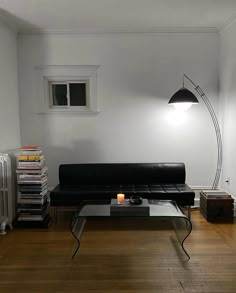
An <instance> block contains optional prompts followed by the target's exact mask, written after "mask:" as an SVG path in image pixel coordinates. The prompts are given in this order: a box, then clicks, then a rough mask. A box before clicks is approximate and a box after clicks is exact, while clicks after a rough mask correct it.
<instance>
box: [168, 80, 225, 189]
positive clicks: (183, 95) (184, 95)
mask: <svg viewBox="0 0 236 293" xmlns="http://www.w3.org/2000/svg"><path fill="white" fill-rule="evenodd" d="M185 78H186V79H187V80H188V81H189V82H190V83H191V84H192V85H193V86H194V89H195V90H196V92H197V93H198V94H199V96H200V97H201V98H202V100H203V102H204V103H205V105H206V107H207V109H208V111H209V114H210V116H211V119H212V122H213V125H214V128H215V133H216V140H217V165H216V173H215V178H214V181H213V184H212V189H217V187H218V184H219V180H220V174H221V169H222V139H221V132H220V127H219V122H218V120H217V116H216V114H215V111H214V109H213V107H212V105H211V103H210V101H209V99H208V98H207V96H206V95H205V93H204V92H203V90H202V89H201V88H200V87H199V86H198V85H196V84H195V83H194V82H193V81H192V80H191V79H190V78H189V77H188V76H187V75H186V74H184V75H183V87H182V88H181V89H180V90H178V91H177V92H176V93H175V94H174V95H173V96H172V97H171V99H170V100H169V104H171V105H174V106H175V107H176V108H180V109H183V110H187V109H188V108H189V107H191V105H192V104H198V103H199V102H198V99H197V98H196V96H195V95H194V94H193V93H192V92H191V91H190V90H188V89H187V88H185V86H184V79H185Z"/></svg>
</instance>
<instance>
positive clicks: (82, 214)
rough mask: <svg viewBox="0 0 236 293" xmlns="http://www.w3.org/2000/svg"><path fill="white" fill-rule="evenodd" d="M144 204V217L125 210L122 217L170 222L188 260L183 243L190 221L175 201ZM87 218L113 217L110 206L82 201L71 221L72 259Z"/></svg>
mask: <svg viewBox="0 0 236 293" xmlns="http://www.w3.org/2000/svg"><path fill="white" fill-rule="evenodd" d="M146 202H147V203H148V206H149V212H148V214H147V215H146V216H143V213H140V216H139V214H138V213H133V212H130V213H129V211H128V212H127V209H126V212H125V214H124V215H125V216H124V217H129V216H130V217H159V218H164V219H169V220H171V222H172V224H173V227H174V230H175V234H176V237H177V239H178V241H179V243H180V245H181V247H182V250H183V251H184V253H185V254H186V256H187V257H188V259H190V256H189V254H188V253H187V251H186V249H185V248H184V241H185V240H186V238H187V237H188V236H189V235H190V233H191V231H192V223H191V221H190V219H189V218H188V217H187V216H186V215H185V214H184V213H183V212H182V210H181V209H180V208H179V207H178V205H177V204H176V203H175V201H170V200H148V201H147V200H146ZM132 211H133V210H132ZM88 217H114V216H113V213H112V212H111V204H109V203H105V204H104V203H102V202H101V203H100V202H98V201H83V202H82V203H81V205H80V206H79V208H78V210H77V212H76V213H75V214H74V216H73V218H72V221H71V233H72V234H73V236H74V237H75V238H76V240H77V241H78V245H77V248H76V250H75V252H74V254H73V256H72V259H73V258H74V257H75V255H76V253H77V251H78V249H79V247H80V238H81V235H82V233H83V229H84V226H85V223H86V218H88ZM119 217H123V215H122V213H120V214H119Z"/></svg>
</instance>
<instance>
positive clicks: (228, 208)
mask: <svg viewBox="0 0 236 293" xmlns="http://www.w3.org/2000/svg"><path fill="white" fill-rule="evenodd" d="M233 202H234V200H233V198H232V197H231V195H230V194H228V193H227V192H224V191H217V190H203V191H201V193H200V211H201V214H202V215H203V216H204V217H205V218H206V220H207V221H209V222H232V221H233V219H234V215H233Z"/></svg>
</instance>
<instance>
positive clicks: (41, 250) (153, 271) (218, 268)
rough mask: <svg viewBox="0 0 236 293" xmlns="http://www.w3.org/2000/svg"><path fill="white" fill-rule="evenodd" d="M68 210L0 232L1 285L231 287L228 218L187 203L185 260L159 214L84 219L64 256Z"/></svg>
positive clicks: (7, 288)
mask: <svg viewBox="0 0 236 293" xmlns="http://www.w3.org/2000/svg"><path fill="white" fill-rule="evenodd" d="M70 216H71V215H70V214H68V213H67V214H66V213H65V214H64V213H61V215H60V216H59V220H58V223H57V224H52V225H51V226H50V227H49V229H32V228H30V229H29V228H28V229H23V228H16V229H13V230H11V231H8V233H7V234H6V235H1V236H0V292H4V293H5V292H85V293H86V292H89V291H91V290H92V291H93V292H94V293H106V292H114V293H118V292H120V293H121V292H122V293H135V292H137V293H141V292H142V293H151V292H152V293H153V292H155V293H159V292H163V293H179V292H180V293H183V292H184V293H186V292H189V293H192V292H194V293H196V292H203V293H213V292H214V293H235V292H236V225H235V224H234V223H231V224H222V223H221V224H213V223H209V222H207V221H206V220H205V219H204V218H203V217H202V215H201V214H200V212H199V211H198V210H194V211H193V212H192V223H193V231H192V233H191V235H190V236H189V238H188V239H187V240H186V243H185V247H186V249H187V251H188V252H189V254H190V256H191V259H190V260H189V261H187V258H186V256H185V255H184V254H183V252H182V251H181V249H180V248H179V246H178V243H177V242H176V238H175V233H174V231H173V229H172V227H171V226H170V225H169V224H168V222H166V221H164V220H162V221H156V220H155V219H137V220H136V219H121V220H117V219H116V220H115V219H113V220H112V219H111V218H106V219H91V220H90V221H88V222H87V223H86V226H85V231H84V233H83V236H82V241H81V246H80V250H79V252H78V254H77V255H76V257H75V258H74V260H71V256H72V254H73V252H74V249H75V248H76V240H75V239H74V238H73V236H72V235H71V233H70V231H69V219H70Z"/></svg>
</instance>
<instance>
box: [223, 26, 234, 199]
mask: <svg viewBox="0 0 236 293" xmlns="http://www.w3.org/2000/svg"><path fill="white" fill-rule="evenodd" d="M235 34H236V22H234V23H233V24H231V25H230V26H228V27H227V28H226V29H224V30H223V31H222V32H221V35H220V44H221V50H220V53H221V54H220V57H221V58H220V60H221V66H220V69H221V71H220V80H221V87H220V89H221V109H222V113H223V145H224V154H223V181H225V180H226V179H227V177H230V182H229V183H226V182H224V188H225V189H226V190H227V191H228V192H229V193H231V194H232V195H233V196H234V197H236V171H235V164H236V153H235V150H236V131H235V125H236V39H235Z"/></svg>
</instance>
